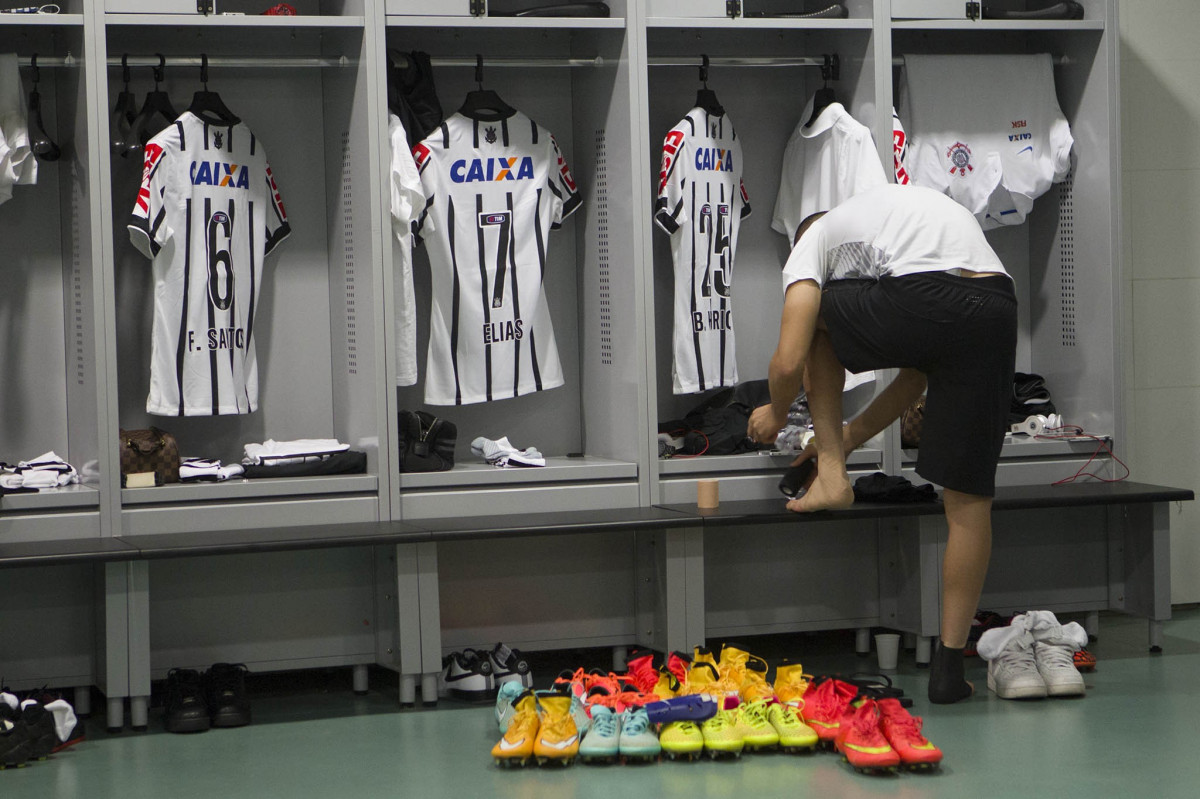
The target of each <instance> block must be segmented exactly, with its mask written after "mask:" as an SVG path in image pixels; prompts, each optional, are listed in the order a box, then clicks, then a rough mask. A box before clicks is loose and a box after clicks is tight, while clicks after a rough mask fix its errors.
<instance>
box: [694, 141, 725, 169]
mask: <svg viewBox="0 0 1200 799" xmlns="http://www.w3.org/2000/svg"><path fill="white" fill-rule="evenodd" d="M696 169H698V170H700V171H702V172H732V171H733V150H723V149H721V148H720V147H700V148H699V149H697V150H696Z"/></svg>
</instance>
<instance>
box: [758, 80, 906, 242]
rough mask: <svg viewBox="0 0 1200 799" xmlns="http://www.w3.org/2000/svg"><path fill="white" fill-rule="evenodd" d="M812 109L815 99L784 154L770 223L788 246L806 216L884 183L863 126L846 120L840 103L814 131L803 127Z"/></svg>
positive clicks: (830, 108) (821, 118)
mask: <svg viewBox="0 0 1200 799" xmlns="http://www.w3.org/2000/svg"><path fill="white" fill-rule="evenodd" d="M812 107H813V98H809V101H808V104H807V105H805V106H804V111H803V113H801V114H800V123H799V124H797V125H796V129H795V131H793V132H792V137H791V138H790V139H789V140H788V143H787V148H786V149H785V150H784V151H783V169H782V173H781V175H780V180H779V195H778V196H777V197H776V198H775V218H774V219H772V220H771V228H772V229H773V230H775V231H778V232H779V233H782V234H783V235H785V236H787V237H788V242H789V243H790V242H791V241H792V240H793V239H794V238H795V237H796V229H797V228H798V227H800V223H801V222H803V221H804V219H805V217H808V216H810V215H811V214H815V213H817V212H818V211H828V210H829V209H830V208H833V207H834V206H835V205H839V204H840V203H842V202H843V201H844V200H848V199H850V198H851V197H853V196H854V195H855V194H858V193H859V192H861V191H864V190H866V189H870V188H873V187H875V186H881V185H883V184H884V183H887V176H886V175H885V174H884V171H883V164H881V163H880V162H879V153H878V152H876V149H875V140H874V139H872V138H871V131H870V130H869V129H868V128H867V126H866V125H863V124H862V123H861V122H859V121H858V120H856V119H855V118H854V117H852V116H850V113H849V112H848V111H846V109H845V107H843V106H842V104H841V103H830V104H829V105H828V106H827V107H826V108H825V109H824V110H822V111H821V114H820V116H818V117H817V118H816V120H814V121H813V124H812V127H807V128H806V127H805V126H804V123H805V122H807V121H808V119H809V118H810V117H811V116H812Z"/></svg>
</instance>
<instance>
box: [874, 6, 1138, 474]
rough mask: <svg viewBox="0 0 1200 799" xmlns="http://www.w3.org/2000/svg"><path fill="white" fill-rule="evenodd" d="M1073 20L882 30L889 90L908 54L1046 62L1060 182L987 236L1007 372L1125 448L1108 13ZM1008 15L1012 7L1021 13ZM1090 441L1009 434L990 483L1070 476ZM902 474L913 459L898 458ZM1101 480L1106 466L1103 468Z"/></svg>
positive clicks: (1090, 12) (902, 454) (1069, 420)
mask: <svg viewBox="0 0 1200 799" xmlns="http://www.w3.org/2000/svg"><path fill="white" fill-rule="evenodd" d="M1083 5H1084V18H1083V19H1082V20H1063V21H1032V22H1024V23H1021V22H1012V21H989V20H980V21H963V20H956V21H946V20H940V21H939V20H907V21H900V20H896V21H893V22H892V24H891V41H890V46H891V51H892V52H891V58H892V63H893V68H892V83H891V84H890V85H889V86H888V87H887V91H888V98H887V99H888V102H892V99H891V94H892V92H893V91H895V90H896V87H897V86H898V81H899V80H900V78H901V70H902V64H903V56H904V55H905V54H906V53H934V54H959V53H965V54H1020V53H1050V54H1051V55H1052V56H1053V58H1054V83H1055V88H1056V90H1057V95H1058V101H1059V105H1060V106H1061V108H1062V110H1063V113H1064V114H1065V115H1066V117H1067V120H1068V122H1069V123H1070V125H1071V132H1072V134H1073V136H1074V139H1075V143H1074V147H1073V150H1072V156H1071V157H1072V168H1071V172H1070V174H1069V175H1068V177H1067V179H1066V180H1065V181H1064V182H1062V183H1060V184H1056V185H1054V186H1053V187H1052V188H1051V190H1050V191H1049V192H1047V193H1046V194H1045V195H1043V196H1042V197H1040V198H1038V199H1037V200H1036V201H1035V203H1034V207H1033V210H1032V211H1031V212H1030V214H1029V218H1028V219H1027V220H1026V221H1025V223H1024V224H1022V225H1018V226H1014V227H1011V228H1001V229H998V230H994V231H988V233H987V236H988V240H989V243H991V245H992V247H993V248H994V249H995V250H996V252H997V254H999V255H1000V257H1001V259H1002V260H1003V262H1004V264H1005V268H1006V269H1008V271H1009V272H1010V273H1011V274H1012V275H1013V277H1014V279H1015V284H1016V289H1017V298H1018V301H1019V303H1020V305H1019V314H1020V326H1019V339H1018V352H1017V364H1016V367H1017V371H1018V372H1027V373H1036V374H1039V375H1042V376H1043V377H1044V378H1045V380H1046V386H1047V388H1048V389H1049V390H1050V393H1051V395H1052V398H1053V401H1054V404H1055V406H1056V407H1057V409H1058V413H1059V414H1061V415H1062V417H1063V419H1064V421H1065V423H1066V424H1068V425H1078V426H1079V427H1081V428H1083V430H1085V431H1086V432H1088V433H1090V434H1094V435H1096V436H1099V437H1107V438H1111V439H1112V441H1113V442H1115V445H1116V446H1117V447H1118V448H1120V447H1121V446H1122V445H1123V444H1124V442H1125V413H1124V395H1123V386H1124V379H1123V375H1122V366H1121V345H1120V342H1121V340H1122V339H1121V336H1120V328H1121V320H1122V315H1121V308H1120V285H1121V267H1120V248H1119V238H1118V234H1119V228H1120V199H1119V198H1120V196H1121V192H1120V168H1119V165H1120V140H1119V124H1120V120H1119V117H1120V114H1119V113H1118V104H1117V103H1118V100H1117V98H1118V86H1117V75H1118V63H1117V59H1118V47H1117V44H1116V42H1117V37H1118V33H1117V24H1116V4H1115V3H1113V2H1107V1H1106V0H1093V1H1092V2H1087V3H1084V4H1083ZM1007 7H1011V8H1013V9H1020V8H1022V7H1023V6H1022V5H1021V4H1017V3H1012V4H1008V5H1007ZM1096 448H1097V442H1095V441H1091V440H1083V441H1059V440H1046V439H1036V438H1031V437H1029V436H1024V435H1014V436H1011V437H1010V438H1009V439H1008V440H1007V442H1006V444H1005V447H1004V452H1003V455H1002V458H1003V460H1002V462H1001V467H1000V470H999V473H998V475H997V480H998V482H999V483H1001V484H1007V485H1018V484H1027V483H1037V482H1043V481H1044V482H1052V481H1053V480H1056V479H1062V478H1066V477H1069V476H1071V475H1072V474H1073V473H1074V472H1075V471H1076V470H1077V469H1079V468H1080V467H1082V466H1083V464H1084V463H1086V462H1087V460H1088V458H1089V457H1090V456H1091V455H1092V453H1093V452H1094V451H1096ZM898 455H899V458H900V463H901V464H903V465H904V466H905V467H906V468H908V467H910V466H911V464H912V463H913V462H914V461H915V455H916V453H915V451H912V452H910V451H898ZM1097 466H1098V467H1099V471H1100V473H1102V474H1108V475H1109V476H1118V475H1115V474H1111V471H1110V469H1111V464H1110V462H1109V461H1108V460H1107V459H1106V458H1102V459H1101V461H1100V462H1099V463H1098V464H1097Z"/></svg>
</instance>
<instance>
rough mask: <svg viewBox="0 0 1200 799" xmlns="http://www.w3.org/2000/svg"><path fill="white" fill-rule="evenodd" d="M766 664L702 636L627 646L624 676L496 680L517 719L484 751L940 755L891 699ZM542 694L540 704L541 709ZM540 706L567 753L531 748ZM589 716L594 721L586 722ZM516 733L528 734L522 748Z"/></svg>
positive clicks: (883, 766)
mask: <svg viewBox="0 0 1200 799" xmlns="http://www.w3.org/2000/svg"><path fill="white" fill-rule="evenodd" d="M766 674H767V664H766V661H764V660H762V659H761V658H758V657H756V656H754V655H750V654H749V653H747V652H746V651H745V650H743V649H740V648H738V647H734V646H728V645H727V646H725V647H723V648H722V649H721V651H720V655H719V656H717V655H714V654H713V653H712V652H711V651H710V650H707V649H704V648H702V647H697V648H696V649H695V651H694V653H693V655H692V656H691V657H689V656H687V655H684V654H682V653H678V652H676V653H672V654H671V655H669V656H668V658H667V660H666V662H665V663H664V664H663V665H662V666H661V667H657V668H656V667H655V666H654V664H653V655H649V654H647V655H635V656H634V657H632V658H630V660H629V662H628V669H627V672H626V674H624V675H617V674H612V673H610V672H603V671H599V670H592V671H585V670H583V669H579V670H576V671H575V672H567V673H564V674H562V675H560V677H559V678H558V679H557V680H556V689H555V690H554V691H548V692H546V691H539V692H521V691H520V690H519V689H518V688H517V687H516V686H510V687H504V686H502V688H501V693H500V696H499V699H498V701H497V721H498V722H499V724H500V727H501V730H502V731H505V730H507V729H509V725H510V721H511V719H513V718H514V717H515V715H516V713H517V707H518V705H519V704H520V703H521V702H522V701H525V703H526V719H527V721H526V728H525V729H523V730H521V731H519V732H518V733H516V734H513V735H509V734H508V733H507V732H506V739H507V740H508V743H507V744H506V743H505V741H504V740H502V741H501V742H500V743H498V744H497V745H496V747H495V748H494V749H493V755H494V756H496V758H497V762H502V764H504V765H509V764H511V763H513V762H520V763H522V764H524V763H527V762H529V761H530V760H531V759H537V760H538V761H539V762H543V763H546V762H567V763H569V762H571V761H572V760H573V759H574V757H575V756H576V755H578V756H580V757H581V759H583V760H585V761H601V762H603V761H611V760H614V759H617V758H621V759H623V760H630V759H642V760H648V759H656V758H657V757H658V754H659V751H661V752H662V753H663V754H665V755H666V756H667V757H668V758H670V759H676V758H685V759H695V758H698V757H700V756H702V755H703V754H707V755H709V756H710V757H714V758H717V757H738V756H740V755H741V753H742V752H743V751H765V750H773V749H782V750H784V751H788V752H803V751H811V750H812V749H813V748H815V747H817V746H819V745H823V746H826V747H832V748H836V749H837V750H838V751H840V752H842V753H843V754H844V755H846V759H847V760H848V761H849V762H850V764H851V765H852V766H854V767H855V768H858V769H861V770H887V769H895V768H896V767H898V766H901V765H904V766H907V767H911V768H931V767H934V766H936V765H937V764H938V763H940V761H941V758H942V753H941V751H940V750H938V749H937V748H936V747H934V746H933V745H932V744H931V743H929V741H928V740H927V739H925V738H924V736H922V735H921V732H920V730H921V719H920V718H918V717H914V716H911V715H910V714H908V712H907V711H906V710H904V708H903V707H901V705H900V702H899V701H898V700H896V699H887V698H883V699H880V700H879V701H878V702H877V701H875V699H874V698H872V697H871V696H867V695H865V694H864V695H862V696H860V695H859V689H858V688H857V687H856V686H854V685H850V684H848V683H845V682H842V681H840V680H836V679H820V680H813V679H812V678H811V677H810V676H809V675H805V674H804V673H803V669H802V668H801V666H800V664H787V663H785V664H782V665H780V666H779V667H777V669H776V675H775V681H774V684H773V685H772V684H771V683H768V682H767V680H766ZM506 693H507V696H506ZM526 697H528V698H526ZM546 705H548V706H549V708H550V710H543V711H539V706H546ZM863 708H866V710H863ZM530 711H532V715H531V714H530ZM539 712H541V713H542V717H543V718H547V719H548V718H549V717H550V716H557V717H558V719H560V720H559V721H557V722H554V723H551V724H549V729H550V731H551V733H552V737H553V735H558V740H559V741H560V743H561V741H562V740H564V739H566V738H570V737H571V736H572V735H573V736H574V743H575V747H576V748H575V751H574V753H573V754H568V752H569V751H570V747H569V746H568V747H565V748H564V747H562V746H561V745H560V746H558V747H557V748H555V747H554V746H550V745H548V744H543V745H542V746H541V747H540V751H539V747H538V746H537V745H536V744H537V741H538V740H539V739H540V736H541V733H540V726H537V727H535V726H534V723H533V721H531V720H529V719H538V715H537V714H538V713H539ZM564 714H565V716H566V717H568V718H569V719H570V721H571V722H572V724H573V727H574V731H573V733H571V734H570V735H564V733H563V732H562V730H561V729H559V728H562V727H566V723H565V722H564V721H561V719H562V717H563V715H564ZM597 719H599V720H600V723H599V724H598V725H593V724H592V722H593V721H595V720H597ZM631 725H632V729H633V731H634V732H635V733H636V738H637V739H638V742H637V743H636V745H635V744H633V743H630V744H627V745H626V746H625V747H624V750H623V749H622V746H621V738H622V732H626V736H625V737H626V738H634V737H635V735H633V734H630V733H629V732H628V731H629V729H630V727H631ZM654 725H658V726H659V728H660V732H659V734H658V736H657V738H658V740H657V747H655V745H654V743H651V741H650V738H651V737H652V736H653V729H654ZM530 730H532V732H530ZM839 733H841V737H842V740H840V741H839V740H838V739H839ZM614 737H615V738H616V743H615V751H614V748H613V747H614V743H613V738H614ZM593 738H594V739H595V740H594V741H591V742H590V743H589V741H590V739H593ZM880 739H882V740H883V743H882V744H881V743H880V742H879V741H880ZM517 741H530V743H529V744H528V745H527V747H526V748H528V754H524V751H525V750H523V749H522V748H521V747H520V746H518V745H517V743H516V742H517ZM579 747H582V748H579ZM514 753H515V755H514ZM893 761H894V762H893Z"/></svg>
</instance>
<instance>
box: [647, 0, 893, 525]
mask: <svg viewBox="0 0 1200 799" xmlns="http://www.w3.org/2000/svg"><path fill="white" fill-rule="evenodd" d="M651 10H652V9H651ZM849 10H850V16H849V17H848V18H847V19H842V20H815V21H814V20H804V19H771V20H762V19H745V18H738V19H729V18H726V19H717V20H709V19H704V18H701V17H682V16H681V17H677V18H670V17H662V16H659V17H649V18H648V19H647V22H646V37H647V42H648V43H647V63H648V70H647V72H648V78H647V97H648V103H647V113H648V120H649V143H648V146H649V156H648V157H649V158H650V159H651V163H653V164H658V163H659V162H660V160H661V156H662V153H663V137H664V136H665V135H666V133H667V131H668V130H670V129H671V128H672V127H673V126H674V125H675V124H676V123H678V121H679V120H680V119H682V117H683V116H684V114H686V113H687V112H688V111H689V110H690V109H691V108H692V107H693V106H694V105H695V102H694V100H695V98H696V93H697V90H698V89H699V88H701V82H700V67H701V65H702V63H703V57H704V56H707V58H708V62H709V69H708V71H707V77H708V83H707V85H708V87H709V88H710V89H712V90H713V91H714V92H715V93H716V96H717V98H718V100H719V101H721V103H722V104H723V107H724V108H725V111H726V117H727V118H728V119H729V120H731V121H732V123H733V125H734V127H735V129H736V131H737V136H738V139H739V140H740V142H741V147H742V173H743V175H742V176H743V182H744V185H745V188H746V192H747V194H748V195H749V200H750V203H749V204H750V208H751V214H750V216H748V217H746V218H744V219H743V220H742V222H741V230H740V240H739V242H738V246H737V250H736V252H735V253H734V259H733V261H734V267H733V272H734V273H735V275H736V277H735V278H734V280H733V281H732V289H731V292H730V294H731V296H730V307H731V309H732V317H733V320H734V321H733V328H734V332H735V345H736V355H737V371H738V381H739V382H740V383H741V382H746V381H750V380H759V379H764V378H766V376H767V365H768V362H769V361H770V358H771V354H772V353H773V352H774V350H775V344H776V342H777V341H778V336H779V313H780V310H781V308H782V305H783V294H782V291H781V289H780V282H779V270H780V268H781V267H782V265H783V263H784V261H785V260H786V259H787V254H788V252H789V251H790V250H791V247H790V243H789V242H788V241H787V240H786V237H785V236H783V235H781V234H779V233H777V232H775V231H774V230H772V229H771V221H772V217H773V215H774V207H775V198H776V194H777V192H778V189H779V180H780V165H781V163H782V160H783V154H784V148H785V147H786V145H787V142H788V139H789V137H790V136H791V135H792V131H793V130H794V129H795V127H796V125H797V124H798V123H800V122H801V121H802V120H801V119H800V116H801V112H802V111H803V110H804V107H805V105H806V103H807V102H808V100H809V98H810V97H811V96H812V95H813V93H814V92H815V91H816V90H817V89H819V88H821V87H822V86H823V85H828V86H830V87H832V88H833V89H834V92H835V95H836V97H837V100H838V102H841V103H842V104H843V105H844V106H845V107H846V109H847V110H848V111H849V112H850V113H851V114H852V115H853V116H854V117H855V119H857V120H858V121H860V122H862V123H863V124H865V125H867V126H868V127H874V126H876V124H877V121H878V120H877V117H878V114H877V111H876V108H877V105H876V86H877V77H876V74H875V63H876V55H875V48H876V46H877V45H876V38H875V35H874V33H873V30H872V20H871V7H870V4H869V3H857V4H854V3H851V4H850V9H849ZM835 55H836V56H837V61H838V69H837V70H836V72H837V74H836V79H834V80H830V81H829V82H828V83H827V84H826V82H825V81H823V80H822V74H823V73H822V67H823V66H825V63H826V57H827V56H829V57H830V62H831V63H832V57H833V56H835ZM830 72H831V75H832V72H833V70H830ZM657 189H658V182H657V170H655V171H654V174H647V175H645V176H643V179H642V183H641V187H640V189H639V191H640V196H641V197H642V198H643V199H642V201H641V207H642V213H643V214H644V215H645V216H646V217H647V218H649V217H651V216H652V214H653V208H654V201H655V197H656V194H657ZM651 239H652V240H651V241H650V242H649V245H650V247H649V248H648V249H647V250H646V251H645V252H644V254H643V257H644V258H646V260H647V262H648V263H652V264H653V272H652V276H653V285H652V286H651V287H650V289H648V290H649V291H651V296H652V297H653V310H652V312H650V313H649V314H648V315H649V316H650V318H652V319H653V320H654V326H653V330H652V331H651V332H652V339H651V341H652V342H653V348H652V350H651V355H650V358H649V363H648V366H649V382H650V388H651V391H652V397H653V399H652V402H651V413H652V424H653V425H654V426H655V429H657V423H659V422H667V421H670V420H677V419H682V418H683V417H684V416H685V415H686V414H687V413H688V411H689V410H691V409H692V408H694V407H696V406H697V405H698V404H699V403H701V402H702V401H704V400H706V399H708V398H709V397H712V396H714V394H715V393H716V391H713V390H710V391H707V392H704V393H701V394H680V395H676V394H673V393H672V392H673V385H672V360H673V343H672V342H673V325H674V323H675V320H674V310H673V309H674V296H675V295H674V291H675V274H674V268H673V263H672V252H671V239H670V237H669V236H668V235H667V234H666V233H665V232H664V231H663V230H661V229H658V227H657V226H654V230H653V234H652V236H651ZM872 391H873V384H866V385H863V386H861V387H859V388H856V389H853V390H852V391H851V392H848V394H847V397H846V405H847V411H848V412H854V411H855V410H856V409H857V408H858V407H861V406H862V405H863V404H865V402H866V401H869V400H870V398H871V396H872V395H873V394H872ZM851 460H852V464H851V466H852V468H860V469H867V470H873V469H875V468H878V467H877V464H879V463H880V462H881V452H880V449H879V446H878V445H876V446H873V447H868V448H864V449H863V450H860V451H858V452H856V453H854V455H853V456H852V459H851ZM789 461H790V458H787V457H786V456H780V455H771V454H767V453H748V454H740V455H717V456H709V455H704V456H701V457H695V458H687V457H680V458H669V459H664V460H654V459H652V461H651V469H653V470H654V472H655V473H656V479H654V480H653V481H652V485H653V486H654V489H653V490H654V497H655V501H659V502H668V503H674V502H692V501H694V500H695V497H696V481H697V480H698V479H701V478H718V479H720V480H721V498H722V499H724V500H731V499H732V500H736V499H758V498H772V497H776V496H778V490H777V488H776V484H777V483H778V482H779V474H780V472H781V471H782V469H783V468H785V467H786V464H787V463H788V462H789Z"/></svg>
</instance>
